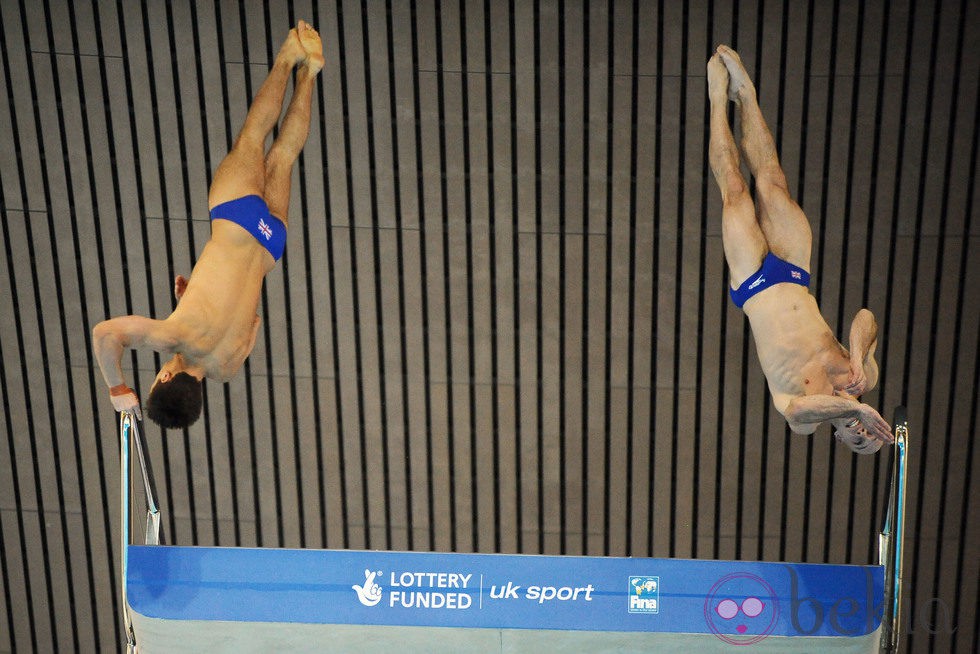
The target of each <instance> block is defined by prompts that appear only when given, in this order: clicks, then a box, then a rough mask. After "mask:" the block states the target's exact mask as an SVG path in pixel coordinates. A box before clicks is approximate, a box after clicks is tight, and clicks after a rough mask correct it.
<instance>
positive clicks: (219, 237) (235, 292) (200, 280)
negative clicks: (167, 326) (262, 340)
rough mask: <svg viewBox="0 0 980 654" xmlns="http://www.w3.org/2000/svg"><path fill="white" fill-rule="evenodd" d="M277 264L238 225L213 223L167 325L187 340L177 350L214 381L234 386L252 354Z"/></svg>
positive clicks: (181, 340)
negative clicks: (265, 286) (266, 286)
mask: <svg viewBox="0 0 980 654" xmlns="http://www.w3.org/2000/svg"><path fill="white" fill-rule="evenodd" d="M275 263H276V262H275V260H274V259H273V258H272V255H271V254H269V251H268V250H266V249H265V248H264V247H262V246H261V245H260V244H259V243H258V241H256V240H255V237H253V236H252V235H251V234H249V233H248V232H246V231H245V230H244V229H242V228H241V227H240V226H238V225H237V224H235V223H232V222H230V221H227V220H215V221H213V222H212V223H211V239H210V240H209V241H208V242H207V244H206V245H205V246H204V250H203V251H202V252H201V256H200V258H199V259H198V261H197V263H196V264H195V266H194V270H193V271H192V273H191V277H190V279H189V280H188V281H187V287H186V289H185V290H184V293H183V296H182V297H181V298H180V301H179V302H178V304H177V308H176V309H175V310H174V312H173V313H172V314H170V316H169V317H168V318H167V319H166V321H167V322H171V323H175V326H176V327H177V328H178V330H179V333H180V334H181V335H182V336H181V339H180V343H179V345H178V346H177V347H176V348H175V350H176V351H177V352H180V353H181V354H182V355H184V357H185V358H186V359H187V360H188V361H191V362H193V363H195V364H197V365H199V366H202V367H203V368H204V369H205V371H206V376H207V377H208V378H209V379H214V380H216V381H228V380H229V379H230V378H231V377H233V376H234V375H235V373H236V372H238V370H239V368H241V366H242V363H243V362H244V361H245V359H246V358H247V357H248V355H249V353H250V352H251V351H252V347H253V346H254V345H255V331H256V329H257V327H258V320H259V318H258V315H257V314H256V309H257V308H258V303H259V295H260V293H261V290H262V282H263V279H264V278H265V275H266V274H267V273H268V272H269V271H270V270H272V268H273V267H275Z"/></svg>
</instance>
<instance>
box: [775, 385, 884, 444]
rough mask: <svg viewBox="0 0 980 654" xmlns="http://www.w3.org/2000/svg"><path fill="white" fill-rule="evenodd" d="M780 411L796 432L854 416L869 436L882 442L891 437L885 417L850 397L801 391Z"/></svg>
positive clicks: (810, 431)
mask: <svg viewBox="0 0 980 654" xmlns="http://www.w3.org/2000/svg"><path fill="white" fill-rule="evenodd" d="M778 406H779V404H778V402H777V408H778ZM780 411H781V412H782V414H783V416H784V417H785V418H786V422H788V423H789V426H790V428H791V429H792V430H793V431H795V432H798V433H802V434H807V433H810V434H812V433H813V431H814V430H815V429H816V426H817V425H819V424H820V423H822V422H826V421H828V420H833V419H834V418H847V419H852V418H857V419H858V420H859V421H860V422H861V424H862V425H863V426H864V428H865V430H867V433H868V436H870V437H871V438H876V439H878V440H881V441H885V442H886V443H890V442H891V441H892V431H891V427H890V426H889V425H888V423H887V422H885V419H884V418H882V417H881V415H880V414H879V413H878V412H877V411H875V410H874V409H873V408H872V407H870V406H868V405H867V404H862V403H861V402H858V401H857V400H855V399H853V398H851V397H844V396H840V395H801V396H798V397H794V398H792V399H791V400H790V401H789V402H788V403H787V404H786V405H785V407H784V408H783V409H780Z"/></svg>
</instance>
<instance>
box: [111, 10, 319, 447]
mask: <svg viewBox="0 0 980 654" xmlns="http://www.w3.org/2000/svg"><path fill="white" fill-rule="evenodd" d="M323 63H324V60H323V47H322V45H321V43H320V36H319V35H318V34H317V32H316V30H315V29H313V27H312V26H311V25H309V24H308V23H306V22H304V21H302V20H301V21H299V23H298V24H297V26H296V27H295V28H294V29H291V30H290V31H289V35H288V36H287V37H286V40H285V42H284V43H283V45H282V47H281V48H280V50H279V52H278V54H277V55H276V59H275V62H274V63H273V65H272V69H271V70H270V71H269V75H268V77H267V78H266V80H265V82H263V83H262V86H261V88H260V89H259V91H258V93H257V94H256V96H255V98H254V99H253V101H252V105H251V106H250V107H249V110H248V115H247V116H246V118H245V124H244V125H243V127H242V130H241V132H240V133H239V134H238V138H237V139H236V140H235V144H234V147H233V148H232V150H231V152H229V153H228V155H227V156H226V157H225V158H224V159H223V160H222V162H221V164H220V165H219V166H218V169H217V170H216V171H215V174H214V179H213V181H212V184H211V188H210V190H209V192H208V208H209V210H210V213H211V238H210V240H208V242H207V243H206V244H205V246H204V249H203V251H202V252H201V255H200V258H199V259H198V260H197V263H196V264H195V265H194V269H193V271H192V272H191V277H190V279H185V278H184V277H183V276H182V275H178V276H177V278H176V279H175V280H174V295H175V296H176V297H177V307H176V308H175V309H174V311H173V313H171V314H170V315H169V316H168V317H167V318H166V319H164V320H154V319H151V318H146V317H144V316H123V317H119V318H112V319H111V320H106V321H103V322H100V323H99V324H97V325H96V326H95V328H94V329H93V330H92V337H93V345H94V349H95V355H96V357H97V359H98V362H99V366H100V368H101V369H102V375H103V377H104V378H105V382H106V385H107V386H108V387H109V397H110V399H111V401H112V406H113V407H114V408H115V409H116V411H127V412H131V413H133V414H135V415H136V416H137V417H139V418H140V419H142V412H141V411H140V401H139V398H138V397H137V396H136V393H135V392H133V390H132V389H131V388H130V387H129V386H128V385H127V384H126V380H125V378H124V377H123V372H122V368H121V366H120V361H121V359H122V353H123V350H124V348H138V347H149V348H152V349H154V350H157V351H158V352H166V353H168V354H172V355H173V356H172V357H171V358H170V359H169V360H168V361H167V362H166V363H164V364H163V367H162V368H161V369H160V371H159V372H158V373H157V375H156V379H155V380H154V382H153V385H152V386H151V388H150V394H149V396H148V398H147V402H146V412H147V415H148V416H149V417H150V418H151V419H152V420H154V421H155V422H157V423H159V424H160V425H162V426H163V427H166V428H179V427H186V426H188V425H190V424H191V423H193V422H194V421H195V420H197V418H198V417H199V416H200V414H201V405H202V402H203V397H202V388H201V381H202V380H203V379H204V378H205V377H209V378H211V379H216V380H218V381H227V380H229V379H230V378H231V377H232V376H234V375H235V373H236V372H238V369H239V368H240V367H241V365H242V363H243V362H244V361H245V358H246V357H248V355H249V353H251V351H252V348H253V347H254V345H255V337H256V334H257V333H258V328H259V316H258V315H257V314H256V309H257V308H258V302H259V294H260V291H261V289H262V281H263V279H264V278H265V275H266V274H267V273H268V272H269V271H270V270H272V269H273V268H274V267H275V265H276V261H278V260H279V258H280V257H281V256H282V253H283V250H284V249H285V246H286V227H287V225H288V219H287V213H288V211H287V210H288V205H289V187H290V175H291V172H292V167H293V163H294V162H295V161H296V158H297V157H298V156H299V153H300V151H301V150H302V149H303V145H304V144H305V143H306V137H307V133H308V132H309V127H310V103H311V97H312V90H313V87H314V85H315V82H316V77H317V74H318V73H319V72H320V69H321V68H322V67H323ZM293 68H296V80H295V86H294V88H293V95H292V99H291V100H290V102H289V107H288V108H287V109H286V114H285V116H284V117H283V119H282V124H281V126H280V130H279V134H278V136H277V137H276V139H275V140H274V142H273V143H272V145H271V147H270V148H269V150H268V152H266V151H265V142H266V138H267V136H268V135H269V134H270V132H271V131H272V129H273V127H275V126H276V124H277V122H279V116H280V114H281V113H282V105H283V99H284V96H285V92H286V85H287V83H288V81H289V78H290V76H291V74H292V71H293Z"/></svg>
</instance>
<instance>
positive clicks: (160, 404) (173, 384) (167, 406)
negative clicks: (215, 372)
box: [146, 372, 204, 429]
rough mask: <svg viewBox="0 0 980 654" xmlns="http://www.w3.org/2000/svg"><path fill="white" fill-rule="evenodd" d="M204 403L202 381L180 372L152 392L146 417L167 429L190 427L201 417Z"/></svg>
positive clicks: (148, 399) (147, 404) (148, 400)
mask: <svg viewBox="0 0 980 654" xmlns="http://www.w3.org/2000/svg"><path fill="white" fill-rule="evenodd" d="M203 403H204V394H203V393H202V391H201V382H200V380H198V379H196V378H195V377H193V376H191V375H189V374H187V373H186V372H178V373H177V374H176V375H174V376H173V377H171V378H170V379H168V380H167V381H165V382H160V383H159V384H157V385H156V386H155V387H154V388H153V390H151V391H150V396H149V397H148V398H147V400H146V415H147V416H149V418H150V420H152V421H153V422H155V423H157V424H158V425H160V426H161V427H165V428H167V429H177V428H181V427H189V426H190V425H192V424H194V422H195V421H196V420H197V419H198V418H200V417H201V405H202V404H203Z"/></svg>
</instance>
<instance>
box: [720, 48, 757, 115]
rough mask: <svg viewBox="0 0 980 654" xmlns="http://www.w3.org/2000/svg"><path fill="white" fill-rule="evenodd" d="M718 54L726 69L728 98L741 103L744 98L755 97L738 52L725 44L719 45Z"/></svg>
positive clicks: (752, 86) (753, 87) (753, 88)
mask: <svg viewBox="0 0 980 654" xmlns="http://www.w3.org/2000/svg"><path fill="white" fill-rule="evenodd" d="M718 54H719V55H720V56H721V60H722V61H723V62H724V64H725V68H727V69H728V99H729V100H731V101H732V102H735V103H741V101H742V100H743V99H744V98H749V97H755V86H754V85H753V84H752V79H751V78H750V77H749V73H748V71H747V70H745V66H743V65H742V58H741V57H739V56H738V53H737V52H735V51H734V50H732V49H731V48H729V47H728V46H727V45H719V46H718Z"/></svg>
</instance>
